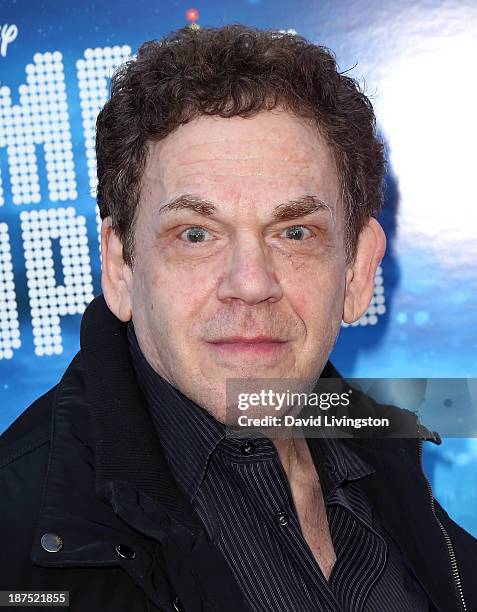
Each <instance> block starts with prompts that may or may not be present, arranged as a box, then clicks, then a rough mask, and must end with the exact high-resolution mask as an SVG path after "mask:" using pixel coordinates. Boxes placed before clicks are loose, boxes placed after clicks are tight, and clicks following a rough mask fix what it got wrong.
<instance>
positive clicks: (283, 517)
mask: <svg viewBox="0 0 477 612" xmlns="http://www.w3.org/2000/svg"><path fill="white" fill-rule="evenodd" d="M275 518H276V519H277V523H278V524H279V525H280V526H281V527H285V525H287V524H288V514H287V513H286V512H284V511H283V510H281V511H280V512H278V513H277V514H276V515H275Z"/></svg>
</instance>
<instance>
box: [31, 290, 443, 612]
mask: <svg viewBox="0 0 477 612" xmlns="http://www.w3.org/2000/svg"><path fill="white" fill-rule="evenodd" d="M125 327H126V326H125V324H124V323H122V322H121V321H119V320H118V319H117V318H116V317H115V316H114V315H113V314H112V313H111V311H110V310H109V308H108V307H107V305H106V302H105V300H104V297H103V295H102V294H101V295H99V296H98V297H97V298H95V299H94V300H93V301H92V302H91V303H90V305H89V306H88V307H87V309H86V311H85V313H84V315H83V318H82V322H81V332H80V342H81V352H80V353H78V354H77V355H76V357H75V358H74V359H73V361H72V362H71V364H70V365H69V367H68V369H67V370H66V372H65V374H64V376H63V378H62V380H61V382H60V384H59V386H58V391H57V394H56V399H55V406H54V409H53V416H52V419H53V421H52V437H51V446H50V458H49V465H48V470H47V476H46V480H45V485H44V491H43V499H42V504H41V508H40V513H39V519H38V524H37V530H36V536H35V541H34V543H33V546H32V551H31V555H32V557H31V558H32V560H33V561H34V562H35V563H37V564H38V565H43V566H63V567H64V566H75V565H76V566H94V565H96V566H98V565H121V566H123V568H124V569H125V571H126V572H128V573H129V575H130V576H131V578H132V579H133V580H134V581H135V582H136V584H138V585H140V586H141V588H142V589H143V590H144V591H145V593H146V594H147V595H148V596H149V598H150V599H151V600H152V601H154V602H155V603H156V605H158V606H159V607H160V606H161V605H162V606H164V602H163V601H161V600H160V599H159V598H160V595H158V592H159V591H160V589H158V588H157V584H158V583H159V582H160V581H161V580H164V577H163V574H158V575H156V576H154V575H153V574H151V573H150V572H149V569H150V568H151V566H152V567H154V566H156V565H157V563H156V564H155V563H153V562H152V561H153V559H154V558H155V557H156V558H157V551H156V546H157V543H159V545H160V548H161V551H162V554H164V557H165V560H166V565H167V567H168V568H169V569H170V570H171V575H175V576H179V578H178V579H177V583H176V584H173V585H172V586H173V588H175V589H176V590H178V591H179V592H181V591H182V592H194V589H191V588H190V587H191V586H194V585H195V592H197V584H198V583H200V585H201V587H200V590H201V591H202V593H207V592H210V593H214V597H215V604H216V606H218V608H217V609H221V608H220V606H222V608H223V609H225V608H226V609H227V610H230V612H239V611H240V612H243V611H244V610H247V606H246V605H245V603H244V602H243V596H242V594H241V591H240V589H239V587H238V585H237V584H236V582H235V580H234V579H233V576H232V574H231V573H230V572H228V571H227V568H226V567H225V564H224V563H223V560H222V559H221V558H220V557H219V556H218V555H217V554H216V550H215V547H212V546H211V545H210V543H209V542H208V541H207V538H206V536H205V532H204V530H203V528H202V527H201V525H200V524H199V520H198V518H197V516H196V515H195V513H194V512H193V511H192V508H191V506H190V504H188V503H187V500H186V499H185V497H184V495H183V494H182V493H181V491H180V489H179V487H178V486H177V484H176V482H175V481H174V479H173V477H172V475H171V473H170V471H169V468H168V465H167V462H166V460H165V457H164V455H163V453H162V451H161V448H160V444H159V442H158V438H157V435H156V433H155V430H154V426H153V424H152V422H151V418H150V416H149V413H148V411H147V409H146V407H145V404H144V398H143V396H142V394H141V391H140V389H139V387H138V385H137V381H136V378H135V373H134V368H133V365H132V362H131V356H130V352H129V350H128V344H127V336H126V330H125ZM322 376H323V377H336V378H338V377H339V373H338V372H337V371H336V369H335V368H334V367H333V366H332V364H331V363H330V362H328V363H327V364H326V367H325V370H324V371H323V373H322ZM386 410H388V411H392V410H397V409H395V408H392V407H386V406H381V405H379V414H380V416H384V412H385V411H386ZM383 411H384V412H383ZM404 412H407V411H404ZM408 414H409V415H410V414H411V413H408ZM407 418H415V417H407ZM422 431H423V433H422V437H423V438H424V439H426V436H429V432H427V431H424V430H422ZM138 441H140V444H138ZM345 442H346V444H347V445H349V446H350V448H352V449H353V450H354V452H356V454H357V455H358V456H360V457H362V458H363V459H364V460H365V461H366V462H367V463H368V464H369V465H370V466H371V467H373V468H374V469H375V470H376V472H375V473H373V474H371V475H369V476H368V477H366V478H362V479H360V482H361V483H362V486H363V487H364V489H365V492H366V494H367V495H368V496H369V498H370V500H371V503H372V505H373V506H374V508H375V509H377V510H378V511H379V513H380V518H381V520H382V523H383V525H384V527H385V528H386V529H387V530H388V531H389V533H390V534H391V536H392V537H394V539H395V540H396V542H397V543H398V545H399V547H400V548H401V550H402V551H403V553H404V555H405V557H406V558H407V560H408V562H409V564H410V565H411V567H412V569H413V571H414V573H415V574H416V576H417V577H418V579H419V580H420V581H421V583H422V584H423V586H424V588H425V589H426V590H427V592H428V593H433V601H434V603H435V604H436V605H437V606H438V609H439V610H446V612H447V610H449V611H450V610H453V609H454V606H455V596H454V591H453V585H452V582H451V581H450V580H447V576H448V575H450V572H449V567H448V566H449V560H448V557H447V551H446V548H445V546H444V545H443V539H442V533H441V532H440V530H439V527H438V525H437V523H436V521H435V518H434V516H433V514H432V512H431V508H430V498H429V496H428V493H427V490H426V485H425V479H424V476H423V475H422V471H421V470H420V466H419V459H418V455H417V445H416V440H402V439H392V440H388V439H386V440H385V439H377V438H376V439H369V438H367V439H353V440H351V439H350V440H345ZM309 444H310V450H311V453H312V456H313V458H314V460H315V462H317V456H316V452H317V451H316V444H315V443H314V442H313V440H310V441H309ZM317 469H318V466H317ZM403 474H405V478H406V480H405V482H403ZM320 476H321V474H320ZM401 485H404V486H401ZM111 509H112V510H113V512H111ZM46 532H53V533H58V534H59V535H61V536H62V537H63V539H64V548H63V550H62V551H61V553H58V554H54V553H48V552H46V551H45V550H43V548H42V547H41V545H40V539H41V536H42V534H44V533H46ZM117 544H126V545H128V546H130V547H131V548H133V550H135V552H136V553H137V554H136V558H135V559H134V560H133V561H130V560H125V559H122V558H120V557H119V556H118V554H117V552H116V549H115V546H116V545H117ZM430 555H432V557H430ZM184 558H187V571H184V570H185V569H186V568H185V567H184V563H185V562H184ZM206 560H207V561H206ZM436 568H438V569H436ZM148 572H149V573H148ZM217 583H220V586H221V590H220V592H217V590H216V589H217ZM438 583H439V584H438ZM184 605H185V606H186V609H188V610H189V609H190V610H191V611H195V610H201V609H202V608H200V603H199V602H198V600H197V598H196V599H194V598H192V599H191V600H190V601H184ZM167 606H169V607H170V602H168V603H167ZM167 606H165V607H167ZM210 609H214V608H210Z"/></svg>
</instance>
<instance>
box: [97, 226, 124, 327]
mask: <svg viewBox="0 0 477 612" xmlns="http://www.w3.org/2000/svg"><path fill="white" fill-rule="evenodd" d="M111 223H112V220H111V217H106V218H105V219H103V222H102V224H101V262H102V271H101V287H102V288H103V294H104V299H105V300H106V304H107V305H108V308H109V310H111V312H112V313H113V314H115V315H116V316H117V318H118V319H120V320H121V321H123V322H124V323H126V322H127V321H129V319H130V318H131V316H132V303H131V289H132V271H131V268H130V267H129V266H128V265H127V264H125V263H124V260H123V245H122V242H121V240H120V239H119V238H118V236H117V235H116V233H115V232H114V230H113V228H112V224H111Z"/></svg>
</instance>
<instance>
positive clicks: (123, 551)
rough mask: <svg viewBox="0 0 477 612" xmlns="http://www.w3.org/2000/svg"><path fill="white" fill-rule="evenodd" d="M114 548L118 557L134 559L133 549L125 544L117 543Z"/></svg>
mask: <svg viewBox="0 0 477 612" xmlns="http://www.w3.org/2000/svg"><path fill="white" fill-rule="evenodd" d="M115 548H116V552H117V553H118V555H119V556H120V557H123V559H129V560H131V559H134V557H135V556H136V553H135V552H134V550H133V549H132V548H130V547H129V546H128V545H127V544H117V545H116V547H115Z"/></svg>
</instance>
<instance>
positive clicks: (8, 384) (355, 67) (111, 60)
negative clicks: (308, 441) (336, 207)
mask: <svg viewBox="0 0 477 612" xmlns="http://www.w3.org/2000/svg"><path fill="white" fill-rule="evenodd" d="M225 23H245V24H247V25H253V26H257V27H260V28H273V29H276V30H282V31H284V32H289V33H292V34H293V33H297V34H299V35H302V36H305V37H306V38H308V39H309V40H310V41H312V42H314V43H319V44H322V45H325V46H327V47H329V48H330V49H332V50H333V51H334V52H335V54H336V57H337V60H338V63H339V66H340V69H341V70H342V71H348V74H349V75H350V76H353V77H354V78H356V79H357V80H358V81H359V82H360V84H361V85H362V87H363V88H365V91H366V93H367V95H368V96H369V97H370V98H371V100H372V102H373V105H374V107H375V111H376V115H377V119H378V129H379V131H380V134H381V136H382V138H383V139H384V140H385V143H386V147H387V157H388V166H389V170H388V175H387V178H386V193H385V208H384V210H383V213H382V215H381V217H380V219H379V220H380V222H381V224H382V225H383V227H384V229H385V231H386V235H387V240H388V243H387V252H386V255H385V257H384V259H383V261H382V264H381V266H380V267H379V268H378V272H377V275H376V278H375V288H374V295H373V298H372V301H371V304H370V306H369V308H368V311H367V312H366V313H365V315H363V317H362V318H361V319H360V320H359V321H358V322H356V324H353V325H350V326H346V325H345V324H343V325H342V330H341V334H340V337H339V339H338V342H337V344H336V347H335V349H334V351H333V353H332V355H331V360H332V362H333V363H334V365H335V366H336V367H337V368H338V370H339V371H340V372H341V374H342V375H344V376H346V377H377V378H379V377H383V378H384V377H391V378H407V377H409V378H411V377H426V378H469V379H472V378H477V325H476V315H475V313H476V311H477V241H476V233H477V201H476V199H477V198H476V195H475V188H474V185H473V177H474V174H475V163H476V158H475V153H474V143H475V141H476V140H477V119H476V114H475V101H476V99H477V81H476V80H475V79H474V78H472V75H473V74H474V72H475V62H474V59H475V57H476V56H477V4H476V3H474V2H465V1H464V0H460V1H456V0H453V1H452V0H449V1H447V2H446V1H444V2H442V1H440V2H437V1H435V2H433V1H426V2H424V1H420V0H414V1H412V2H410V1H406V0H402V1H400V2H396V1H395V0H379V2H378V1H374V0H358V1H354V2H351V0H342V1H338V2H336V1H331V0H322V1H315V2H310V1H309V0H297V1H295V2H293V3H290V2H286V1H285V0H274V1H272V0H234V1H233V2H232V1H231V0H221V1H220V2H219V1H218V0H203V1H202V2H196V3H195V4H193V5H192V4H187V3H183V2H163V1H162V0H157V1H155V2H151V1H146V0H135V2H130V1H123V0H118V1H116V2H115V3H106V2H105V1H103V2H83V3H77V2H72V1H70V0H66V1H65V2H61V3H60V2H58V1H52V0H46V1H44V2H36V3H32V2H29V1H27V0H17V1H15V0H0V431H3V430H4V429H6V428H7V427H8V425H9V424H10V423H11V422H12V421H13V420H14V419H15V418H16V417H17V416H18V415H19V414H20V413H21V412H22V411H23V410H24V409H25V408H26V407H27V406H28V404H29V403H31V402H32V401H33V400H34V399H35V398H36V397H38V396H39V395H41V394H42V393H44V392H45V391H46V390H48V389H49V388H50V387H52V386H53V385H54V384H56V383H57V382H58V380H59V378H60V377H61V374H62V373H63V371H64V370H65V368H66V366H67V365H68V363H69V362H70V360H71V359H72V357H73V356H74V355H75V353H76V352H77V351H78V350H79V324H80V320H81V315H82V313H83V312H84V309H85V308H86V306H87V305H88V303H89V302H90V301H91V300H92V299H93V297H94V296H95V295H98V294H99V293H100V292H101V277H100V270H101V260H100V251H99V227H100V222H99V216H98V214H97V210H96V205H95V199H94V193H95V181H96V159H95V152H94V139H95V120H96V116H97V113H98V111H99V109H100V108H101V106H102V105H103V104H104V102H105V100H106V98H107V92H108V83H109V77H110V75H111V72H112V70H114V68H115V67H116V66H118V65H119V64H121V63H122V62H124V61H125V60H126V59H127V58H128V57H129V56H130V55H131V54H134V53H135V51H136V49H137V47H138V46H139V45H140V44H141V43H142V42H144V41H145V40H150V39H153V38H160V37H161V35H163V34H165V33H167V32H169V31H171V30H175V29H177V28H179V27H182V26H184V25H191V24H195V27H205V26H220V25H223V24H225ZM411 395H412V394H411ZM412 400H413V398H412V397H410V396H409V393H408V394H404V396H403V397H402V398H401V405H402V407H404V408H406V407H410V405H411V404H412ZM436 401H440V400H436ZM445 401H447V402H451V403H452V398H451V397H446V398H445ZM429 446H432V448H428V447H429ZM424 459H425V469H426V472H427V475H428V477H429V479H430V480H431V483H432V485H433V489H434V493H435V496H436V497H437V498H438V499H439V501H440V502H441V503H442V504H443V505H444V507H445V508H446V509H447V511H448V512H449V513H450V514H451V516H452V517H453V518H454V519H455V520H456V521H457V522H459V523H460V524H461V525H462V526H464V527H465V528H466V529H467V530H469V531H471V532H472V533H473V534H474V535H477V441H476V439H475V438H470V437H469V438H458V437H454V438H447V439H445V440H444V443H443V444H442V445H441V446H438V447H437V446H434V445H429V444H428V443H426V444H425V455H424Z"/></svg>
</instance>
